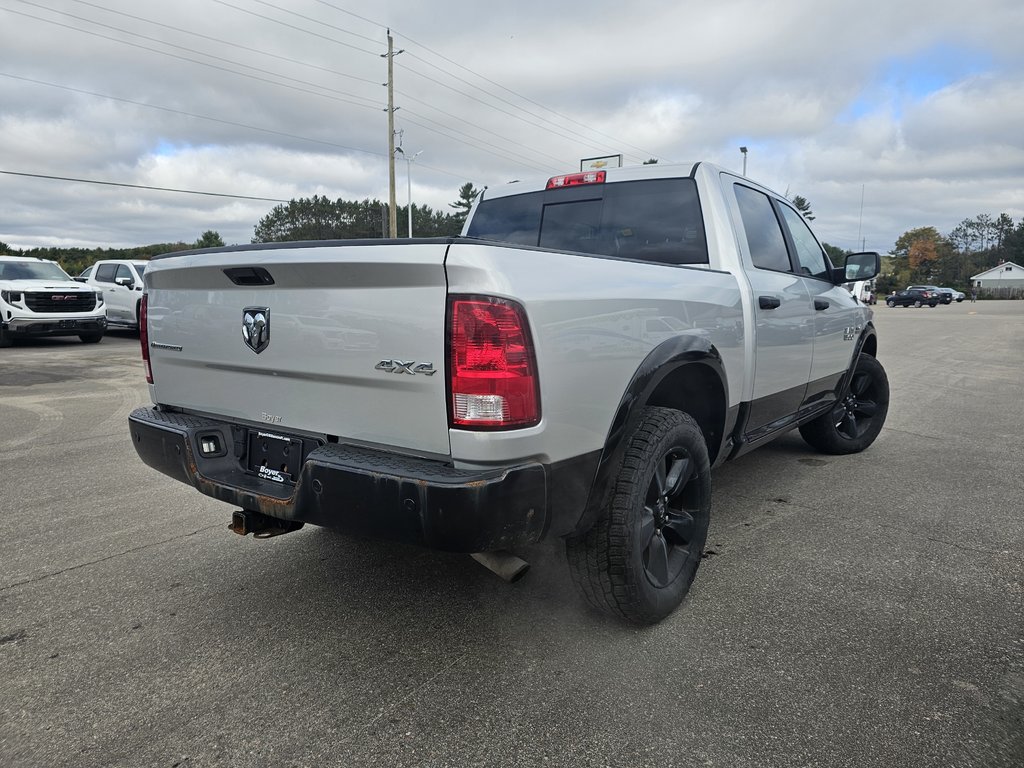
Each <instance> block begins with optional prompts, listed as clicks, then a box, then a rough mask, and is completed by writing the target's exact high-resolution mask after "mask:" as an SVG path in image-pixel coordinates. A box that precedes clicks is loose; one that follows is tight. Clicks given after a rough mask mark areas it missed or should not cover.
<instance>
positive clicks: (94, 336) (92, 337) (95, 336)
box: [78, 331, 103, 344]
mask: <svg viewBox="0 0 1024 768" xmlns="http://www.w3.org/2000/svg"><path fill="white" fill-rule="evenodd" d="M78 338H80V339H81V340H82V343H83V344H99V342H100V339H102V338H103V331H100V332H98V333H80V334H78Z"/></svg>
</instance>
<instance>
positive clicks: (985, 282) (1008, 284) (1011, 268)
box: [971, 261, 1024, 291]
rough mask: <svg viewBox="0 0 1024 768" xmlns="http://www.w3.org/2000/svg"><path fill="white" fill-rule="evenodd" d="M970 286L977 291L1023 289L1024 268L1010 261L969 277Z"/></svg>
mask: <svg viewBox="0 0 1024 768" xmlns="http://www.w3.org/2000/svg"><path fill="white" fill-rule="evenodd" d="M971 285H972V286H974V287H975V288H977V289H978V290H979V291H997V290H999V289H1001V288H1016V289H1018V290H1020V289H1024V267H1022V266H1020V264H1014V263H1013V262H1012V261H1004V262H1003V263H1002V264H1000V265H998V266H995V267H992V269H987V270H985V271H984V272H979V273H978V274H977V275H974V276H972V277H971Z"/></svg>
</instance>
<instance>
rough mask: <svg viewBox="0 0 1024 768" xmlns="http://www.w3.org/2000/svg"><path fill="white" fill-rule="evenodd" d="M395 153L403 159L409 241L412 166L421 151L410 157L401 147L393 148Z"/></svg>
mask: <svg viewBox="0 0 1024 768" xmlns="http://www.w3.org/2000/svg"><path fill="white" fill-rule="evenodd" d="M395 153H396V154H401V155H402V157H404V158H405V179H406V184H407V190H406V194H407V200H408V201H409V239H410V240H412V164H413V161H415V160H416V158H417V157H419V156H420V155H422V154H423V150H422V149H421V150H420V151H419V152H417V153H416V154H415V155H413V156H412V157H410V156H409V155H408V154H406V152H405V150H404V149H402V148H401V147H395Z"/></svg>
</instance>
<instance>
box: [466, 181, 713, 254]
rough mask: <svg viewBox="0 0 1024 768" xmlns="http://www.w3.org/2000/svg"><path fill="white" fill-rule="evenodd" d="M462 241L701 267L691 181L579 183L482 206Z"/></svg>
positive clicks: (699, 222)
mask: <svg viewBox="0 0 1024 768" xmlns="http://www.w3.org/2000/svg"><path fill="white" fill-rule="evenodd" d="M466 234H467V236H469V237H475V238H479V239H481V240H495V241H499V242H503V243H512V244H515V245H527V246H539V247H542V248H552V249H556V250H562V251H574V252H578V253H586V254H594V255H598V256H610V257H614V258H620V259H629V260H632V261H647V262H654V263H659V264H707V263H708V246H707V238H706V235H705V232H704V220H703V217H702V215H701V209H700V201H699V199H698V196H697V187H696V183H695V182H694V181H693V179H688V178H683V179H680V178H671V179H645V180H640V181H620V182H613V183H608V184H584V185H579V186H570V187H564V188H557V189H548V190H543V191H538V192H527V193H524V194H521V195H508V196H504V197H496V198H492V199H490V200H488V199H486V198H485V199H484V200H483V201H481V202H480V204H479V205H478V206H477V209H476V212H475V213H474V215H473V219H472V220H471V221H470V226H469V229H468V231H467V233H466Z"/></svg>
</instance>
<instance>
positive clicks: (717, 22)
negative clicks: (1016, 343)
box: [0, 0, 1024, 252]
mask: <svg viewBox="0 0 1024 768" xmlns="http://www.w3.org/2000/svg"><path fill="white" fill-rule="evenodd" d="M388 26H390V28H391V30H392V34H393V36H394V39H395V49H396V50H399V49H403V50H404V52H403V53H401V54H398V55H397V56H395V58H394V65H395V73H394V85H395V105H396V106H397V107H398V108H399V109H398V111H397V112H396V113H395V119H396V128H398V129H401V130H402V131H403V134H402V137H401V141H402V146H403V148H404V150H405V151H406V152H407V153H408V155H410V156H412V155H414V154H415V153H421V154H419V155H418V156H417V157H416V159H415V162H413V163H411V170H412V198H413V201H414V202H416V203H417V204H421V205H422V204H426V205H430V206H432V207H434V208H435V209H442V210H446V211H447V210H450V209H448V207H447V206H448V203H450V202H451V201H453V200H455V199H456V198H457V197H458V190H459V187H460V186H461V185H462V184H464V183H465V182H467V181H470V182H472V183H473V184H474V185H476V186H478V187H482V186H493V185H496V184H503V183H505V182H507V181H509V180H511V179H517V178H528V177H536V176H548V175H552V174H554V173H557V172H564V171H567V170H574V169H578V167H579V162H580V159H581V158H584V157H594V156H598V155H606V154H609V155H610V154H622V155H624V158H625V163H626V164H638V163H641V162H643V161H644V160H646V159H648V158H650V157H654V158H657V159H658V160H659V161H660V162H691V161H694V160H709V161H712V162H715V163H718V164H720V165H723V166H725V167H727V168H732V169H735V170H740V169H741V167H742V156H741V154H740V151H739V147H740V146H746V147H747V148H748V150H749V153H748V156H747V173H748V175H749V176H750V177H751V178H753V179H755V180H757V181H759V182H761V183H763V184H765V185H767V186H769V187H771V188H773V189H775V190H777V191H779V192H782V193H787V192H788V195H789V197H793V196H794V195H802V196H803V197H805V198H807V199H808V200H809V201H810V203H811V206H812V208H813V211H814V214H815V215H816V217H817V218H816V220H815V221H814V224H813V225H812V226H814V227H815V229H816V231H817V233H818V235H819V237H820V238H821V239H823V240H825V241H826V242H829V243H832V244H833V245H837V246H840V247H843V248H856V247H858V246H860V245H861V243H862V242H863V244H864V245H865V246H866V247H867V249H869V250H880V251H883V252H884V251H887V250H889V249H891V248H892V245H893V243H894V242H895V240H896V238H897V237H898V236H899V235H900V234H902V233H903V232H905V231H906V230H908V229H911V228H914V227H922V226H934V227H936V228H937V229H938V230H939V231H940V232H942V233H944V234H945V233H948V232H949V231H950V230H951V229H952V228H953V227H954V226H956V224H957V223H959V222H960V221H962V220H963V219H965V218H973V217H974V216H977V215H978V214H982V213H987V214H990V215H993V216H995V215H998V214H999V213H1007V214H1009V215H1010V216H1012V217H1013V219H1014V221H1015V222H1018V221H1020V220H1021V218H1022V217H1024V44H1022V42H1021V39H1022V38H1021V36H1022V32H1024V2H1021V0H974V2H949V1H948V0H927V1H925V0H902V1H901V2H894V1H893V0H859V1H858V2H829V0H816V1H814V2H811V1H810V0H806V1H805V0H774V1H773V2H770V3H768V2H763V0H759V1H757V2H747V1H746V0H718V2H714V3H707V2H692V1H691V0H675V2H655V1H654V0H631V2H628V3H624V2H622V1H621V0H616V1H615V2H610V1H609V0H587V2H579V1H578V0H562V1H561V2H551V1H550V0H547V1H546V2H539V1H538V0H517V2H514V3H466V2H460V3H455V2H449V0H434V1H433V2H412V0H375V1H374V2H373V3H369V2H358V1H357V0H267V1H263V0H174V2H155V1H154V0H146V1H141V2H140V0H95V2H85V0H31V1H30V0H0V51H2V56H0V171H3V172H4V173H0V201H2V202H0V241H3V242H5V243H7V244H8V245H10V246H12V247H15V248H31V247H34V246H56V245H60V246H77V247H95V246H102V247H121V246H135V245H145V244H150V243H158V242H173V241H185V242H192V241H194V240H196V239H197V238H198V237H199V235H200V234H201V233H202V232H203V231H205V230H208V229H213V230H216V231H218V232H219V233H220V234H221V236H222V237H223V238H224V240H225V241H226V242H228V243H246V242H249V241H250V239H251V238H252V234H253V228H254V226H255V225H256V223H257V222H258V221H259V219H260V218H261V217H262V216H264V215H266V214H267V213H268V212H269V211H270V210H271V209H272V208H273V207H274V205H275V204H276V203H275V200H289V199H292V198H296V197H308V196H311V195H326V196H328V197H330V198H339V197H340V198H345V199H364V198H378V199H381V200H387V197H388V184H387V153H388V149H387V113H386V111H385V107H386V103H387V90H386V88H385V87H383V83H385V82H386V80H387V60H386V58H385V57H382V56H381V54H383V53H385V52H386V50H387V39H386V35H387V33H386V28H387V27H388ZM406 172H407V164H406V162H405V161H403V160H400V161H399V163H398V165H397V171H396V173H397V189H398V201H399V204H400V205H404V204H405V202H406V199H407V188H408V187H407V176H406ZM12 173H16V174H33V175H34V176H26V175H12ZM36 176H59V177H65V178H73V179H87V180H92V181H102V182H115V183H119V184H132V185H141V186H150V187H163V188H172V189H181V190H193V191H200V192H212V193H218V194H222V195H236V196H243V197H252V198H267V199H263V200H250V199H236V198H231V197H216V196H209V195H194V194H180V193H175V192H166V191H152V190H145V189H135V188H126V187H118V186H103V185H97V184H89V183H81V182H73V181H65V180H53V179H46V178H37V177H36ZM862 201H863V202H862Z"/></svg>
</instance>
